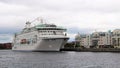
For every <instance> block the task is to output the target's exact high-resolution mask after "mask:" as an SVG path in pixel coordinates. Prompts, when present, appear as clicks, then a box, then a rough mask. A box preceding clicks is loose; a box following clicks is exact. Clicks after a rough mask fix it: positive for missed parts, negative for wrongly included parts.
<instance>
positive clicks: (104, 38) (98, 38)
mask: <svg viewBox="0 0 120 68" xmlns="http://www.w3.org/2000/svg"><path fill="white" fill-rule="evenodd" d="M116 33H118V34H117V36H116ZM112 34H113V35H114V34H115V35H114V36H113V35H112ZM119 34H120V30H119V31H118V30H117V31H116V30H115V31H113V33H112V32H111V31H108V32H94V33H92V34H88V35H87V34H84V35H80V34H78V35H76V38H77V36H79V39H77V41H78V40H79V42H80V45H81V46H84V47H86V48H89V47H90V46H92V47H101V46H109V45H113V44H114V45H116V44H119V46H120V42H117V41H118V40H119V41H120V35H119ZM118 35H119V37H118ZM113 41H116V42H113Z"/></svg>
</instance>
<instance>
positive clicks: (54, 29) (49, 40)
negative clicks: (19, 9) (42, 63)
mask: <svg viewBox="0 0 120 68" xmlns="http://www.w3.org/2000/svg"><path fill="white" fill-rule="evenodd" d="M31 23H32V22H26V26H25V28H24V29H23V30H22V31H21V32H19V33H15V35H14V39H13V46H12V50H15V51H60V49H61V48H62V47H64V45H65V44H66V42H67V41H68V39H69V37H67V33H66V29H65V28H62V27H59V26H56V25H55V24H48V23H47V24H46V23H44V22H43V20H42V19H41V22H40V23H39V24H37V25H34V26H32V27H31Z"/></svg>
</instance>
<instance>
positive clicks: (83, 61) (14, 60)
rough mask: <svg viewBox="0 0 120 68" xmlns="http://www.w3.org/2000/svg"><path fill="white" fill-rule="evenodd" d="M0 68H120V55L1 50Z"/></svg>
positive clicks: (109, 53) (110, 53)
mask: <svg viewBox="0 0 120 68" xmlns="http://www.w3.org/2000/svg"><path fill="white" fill-rule="evenodd" d="M0 68H120V53H115V52H72V51H62V52H16V51H11V50H0Z"/></svg>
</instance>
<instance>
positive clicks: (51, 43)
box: [12, 38, 68, 51]
mask: <svg viewBox="0 0 120 68" xmlns="http://www.w3.org/2000/svg"><path fill="white" fill-rule="evenodd" d="M64 39H65V38H64ZM64 39H63V38H55V39H54V38H51V39H50V38H49V39H41V40H39V41H38V42H37V43H36V44H31V45H27V44H25V45H15V46H13V48H12V50H17V51H60V48H61V47H62V46H64V44H65V43H66V42H67V40H68V38H66V39H65V40H64Z"/></svg>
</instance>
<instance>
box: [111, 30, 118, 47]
mask: <svg viewBox="0 0 120 68" xmlns="http://www.w3.org/2000/svg"><path fill="white" fill-rule="evenodd" d="M112 44H113V45H114V47H115V48H120V29H116V30H114V31H113V33H112Z"/></svg>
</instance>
